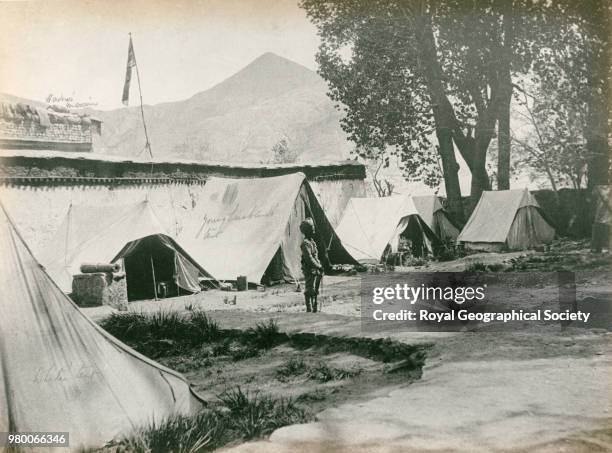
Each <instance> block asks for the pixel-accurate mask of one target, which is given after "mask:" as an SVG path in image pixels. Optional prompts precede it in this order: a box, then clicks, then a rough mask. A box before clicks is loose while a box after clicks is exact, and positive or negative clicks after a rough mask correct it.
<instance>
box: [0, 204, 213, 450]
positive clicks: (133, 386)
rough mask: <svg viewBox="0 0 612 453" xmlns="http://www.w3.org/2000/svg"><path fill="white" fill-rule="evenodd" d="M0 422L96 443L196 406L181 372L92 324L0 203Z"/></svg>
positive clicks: (77, 443) (75, 442) (4, 427)
mask: <svg viewBox="0 0 612 453" xmlns="http://www.w3.org/2000/svg"><path fill="white" fill-rule="evenodd" d="M0 249H1V250H2V251H3V253H2V254H1V256H0V300H1V301H2V303H0V337H1V338H2V341H1V342H0V363H1V364H2V367H1V372H0V414H2V416H0V431H1V432H18V433H27V432H41V431H46V432H54V431H58V430H61V431H63V432H69V444H70V447H71V448H73V449H74V451H76V450H78V449H79V447H89V446H91V445H104V444H105V443H106V442H108V441H109V440H111V439H114V438H117V437H120V436H121V435H125V434H128V433H129V432H130V431H131V430H132V429H133V428H134V427H135V426H142V425H146V424H149V423H151V422H155V423H159V422H161V421H162V420H163V419H165V418H167V417H169V416H170V415H172V414H184V415H188V414H192V413H195V412H196V411H198V410H199V409H200V408H201V407H202V403H201V400H200V398H199V397H198V396H197V395H196V394H195V393H193V392H192V390H191V389H190V387H189V385H188V383H187V382H186V381H185V379H184V378H183V377H182V376H181V375H180V374H177V373H175V372H173V371H171V370H169V369H167V368H165V367H163V366H161V365H159V364H158V363H156V362H154V361H152V360H150V359H148V358H146V357H144V356H142V355H141V354H139V353H137V352H136V351H134V350H132V349H131V348H129V347H127V346H126V345H124V344H123V343H121V342H120V341H118V340H117V339H115V338H113V337H111V336H110V335H109V334H107V333H106V332H105V331H103V330H102V329H100V328H99V327H98V326H97V325H95V324H94V323H93V322H92V321H91V320H90V319H89V318H88V317H87V316H85V315H84V314H83V313H82V312H81V311H80V309H79V308H77V306H76V305H74V303H73V302H72V301H71V300H70V299H69V298H68V297H67V296H66V295H65V294H64V293H63V292H62V291H61V290H60V288H58V287H57V286H56V284H55V283H54V282H53V281H52V279H51V278H50V277H49V275H48V274H47V273H46V272H45V270H44V269H43V268H42V267H41V266H40V265H39V263H38V262H37V261H36V259H35V258H34V257H33V256H32V254H31V252H30V250H29V248H28V246H27V245H26V243H25V242H24V241H23V240H22V238H21V236H20V235H19V233H18V232H17V230H16V228H15V227H14V225H13V223H12V222H11V220H10V219H9V217H8V215H7V213H6V211H5V210H4V206H3V205H0Z"/></svg>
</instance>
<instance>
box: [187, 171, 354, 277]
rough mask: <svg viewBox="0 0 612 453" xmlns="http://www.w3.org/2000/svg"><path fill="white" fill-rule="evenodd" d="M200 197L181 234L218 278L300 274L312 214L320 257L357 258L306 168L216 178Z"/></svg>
mask: <svg viewBox="0 0 612 453" xmlns="http://www.w3.org/2000/svg"><path fill="white" fill-rule="evenodd" d="M201 199H202V201H201V203H200V205H199V206H197V207H196V208H195V210H194V212H195V214H196V215H195V217H194V219H193V221H192V222H191V224H190V225H186V227H185V229H184V231H183V232H182V233H181V235H180V236H179V238H180V241H181V243H182V244H184V246H185V248H186V249H187V250H189V253H191V255H192V256H193V257H194V258H195V259H196V260H197V262H198V263H200V264H202V266H204V268H205V269H207V270H208V271H209V272H210V273H211V274H212V275H214V276H215V278H218V279H219V280H237V278H238V277H239V276H240V277H246V279H247V281H248V282H251V283H255V284H259V283H260V282H267V283H269V282H277V281H295V280H297V279H301V278H302V277H303V276H302V271H301V266H300V260H301V250H300V245H301V242H302V240H303V236H302V234H301V232H300V228H299V227H300V223H301V222H302V221H303V220H304V219H305V218H307V217H310V218H312V219H313V220H314V223H315V228H316V231H317V242H318V247H319V255H320V257H321V258H323V255H327V261H328V264H356V261H355V259H354V258H353V257H352V256H351V254H350V253H349V252H348V251H347V250H346V249H345V247H344V246H343V245H342V243H341V242H340V240H339V239H338V237H337V236H336V233H335V232H334V229H333V227H332V226H331V224H330V222H329V220H328V219H327V217H326V215H325V212H324V211H323V208H322V207H321V205H320V204H319V202H318V200H317V198H316V196H315V195H314V193H313V191H312V189H311V188H310V185H309V184H308V182H307V181H306V178H305V176H304V174H303V173H293V174H290V175H286V176H273V177H268V178H252V179H231V178H211V179H210V180H209V181H207V183H206V186H205V187H204V190H203V194H202V197H201ZM323 259H324V258H323ZM324 261H325V259H324ZM324 264H325V263H324Z"/></svg>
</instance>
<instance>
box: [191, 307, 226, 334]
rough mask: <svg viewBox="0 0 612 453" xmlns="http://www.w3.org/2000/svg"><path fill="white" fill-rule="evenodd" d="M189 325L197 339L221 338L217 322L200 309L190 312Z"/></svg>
mask: <svg viewBox="0 0 612 453" xmlns="http://www.w3.org/2000/svg"><path fill="white" fill-rule="evenodd" d="M191 325H192V330H193V333H194V336H195V337H196V338H197V339H198V340H207V341H214V340H217V339H218V338H221V329H220V328H219V324H217V323H216V322H215V321H213V320H212V319H210V318H209V317H208V316H207V315H206V313H205V312H204V311H202V310H194V311H193V313H192V314H191Z"/></svg>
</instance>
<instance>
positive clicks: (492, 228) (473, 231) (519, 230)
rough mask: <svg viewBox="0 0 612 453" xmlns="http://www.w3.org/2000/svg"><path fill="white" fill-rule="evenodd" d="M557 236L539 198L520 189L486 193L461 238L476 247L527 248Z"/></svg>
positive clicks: (460, 239)
mask: <svg viewBox="0 0 612 453" xmlns="http://www.w3.org/2000/svg"><path fill="white" fill-rule="evenodd" d="M554 237H555V229H554V227H553V226H552V225H551V224H550V222H549V221H548V220H547V219H546V216H545V215H544V213H543V212H542V209H541V208H540V205H539V204H538V202H537V200H536V199H535V197H534V196H533V195H532V194H531V193H530V192H529V191H528V190H527V189H522V190H521V189H519V190H498V191H485V192H483V193H482V196H481V197H480V200H478V204H477V205H476V207H475V208H474V211H473V212H472V215H471V216H470V218H469V220H468V221H467V223H466V224H465V227H464V228H463V230H462V231H461V234H459V237H458V238H457V241H458V242H462V243H464V244H465V246H466V247H468V248H471V249H475V250H502V249H506V248H507V249H510V250H524V249H528V248H530V247H534V246H537V245H541V244H547V243H549V242H551V241H552V240H553V239H554Z"/></svg>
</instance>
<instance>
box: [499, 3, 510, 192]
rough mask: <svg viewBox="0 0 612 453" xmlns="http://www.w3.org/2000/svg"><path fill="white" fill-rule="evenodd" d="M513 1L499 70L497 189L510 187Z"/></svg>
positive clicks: (505, 21)
mask: <svg viewBox="0 0 612 453" xmlns="http://www.w3.org/2000/svg"><path fill="white" fill-rule="evenodd" d="M513 13H514V11H513V5H512V1H506V3H505V7H504V19H503V29H504V45H503V50H502V52H501V55H500V57H501V64H500V70H499V95H500V105H499V115H498V119H497V190H508V189H510V106H511V104H512V74H511V72H510V71H511V68H510V61H511V58H512V44H513V41H514V26H513V25H514V18H513Z"/></svg>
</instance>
